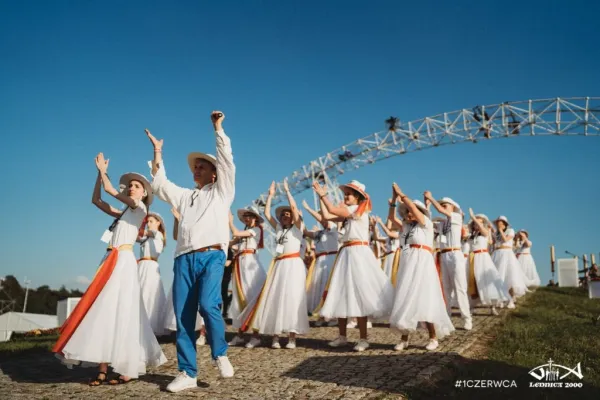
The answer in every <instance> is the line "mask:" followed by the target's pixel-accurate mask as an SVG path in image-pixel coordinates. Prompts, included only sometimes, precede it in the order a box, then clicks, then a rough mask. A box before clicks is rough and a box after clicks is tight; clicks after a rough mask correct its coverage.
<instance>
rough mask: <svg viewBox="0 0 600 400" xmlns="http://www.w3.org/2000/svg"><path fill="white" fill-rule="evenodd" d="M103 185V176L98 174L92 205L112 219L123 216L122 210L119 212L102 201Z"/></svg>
mask: <svg viewBox="0 0 600 400" xmlns="http://www.w3.org/2000/svg"><path fill="white" fill-rule="evenodd" d="M101 184H102V175H101V173H100V172H98V176H97V177H96V184H95V185H94V192H93V193H92V204H94V205H95V206H96V207H98V208H99V209H100V210H102V211H104V212H105V213H106V214H108V215H110V216H111V217H115V218H117V217H119V216H120V215H121V214H122V211H121V210H118V209H116V208H114V207H113V206H111V205H110V204H108V203H107V202H105V201H104V200H102V197H101V194H100V185H101Z"/></svg>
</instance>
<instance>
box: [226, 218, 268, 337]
mask: <svg viewBox="0 0 600 400" xmlns="http://www.w3.org/2000/svg"><path fill="white" fill-rule="evenodd" d="M246 232H249V233H250V234H251V235H252V236H251V237H246V238H243V239H242V241H241V243H240V245H239V253H238V255H237V256H236V259H235V260H234V265H233V266H232V267H233V274H232V277H231V284H232V296H231V306H230V307H229V316H230V318H231V319H232V326H233V327H234V328H235V329H239V328H240V327H241V323H240V321H239V318H238V317H239V315H240V313H241V312H242V311H243V310H244V308H245V307H246V305H247V304H248V303H252V302H253V301H255V300H256V298H257V297H258V295H259V294H260V290H261V289H262V287H263V285H264V284H265V280H266V279H267V273H266V272H265V269H264V268H263V266H262V264H261V263H260V260H259V259H258V253H257V251H258V244H259V242H260V235H261V230H260V228H258V227H256V228H252V229H248V230H246ZM236 263H239V264H236Z"/></svg>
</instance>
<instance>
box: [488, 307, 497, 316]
mask: <svg viewBox="0 0 600 400" xmlns="http://www.w3.org/2000/svg"><path fill="white" fill-rule="evenodd" d="M490 312H491V313H492V315H498V310H496V307H492V309H491V310H490Z"/></svg>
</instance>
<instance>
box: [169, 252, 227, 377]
mask: <svg viewBox="0 0 600 400" xmlns="http://www.w3.org/2000/svg"><path fill="white" fill-rule="evenodd" d="M225 259H226V257H225V253H224V252H223V251H221V250H209V251H206V252H202V253H200V252H198V253H188V254H182V255H180V256H179V257H177V258H176V259H175V265H174V267H173V274H174V278H173V306H174V308H175V319H176V320H177V363H178V365H179V371H185V372H186V374H188V376H190V377H195V376H196V375H197V374H198V368H197V365H196V333H195V328H196V313H197V312H198V309H200V315H201V316H202V318H204V324H205V325H206V339H207V341H208V344H209V345H210V350H211V353H212V358H213V359H215V360H216V359H217V357H219V356H224V355H225V354H226V353H227V341H226V340H225V321H223V316H222V315H221V303H222V299H221V280H222V279H223V269H224V267H225Z"/></svg>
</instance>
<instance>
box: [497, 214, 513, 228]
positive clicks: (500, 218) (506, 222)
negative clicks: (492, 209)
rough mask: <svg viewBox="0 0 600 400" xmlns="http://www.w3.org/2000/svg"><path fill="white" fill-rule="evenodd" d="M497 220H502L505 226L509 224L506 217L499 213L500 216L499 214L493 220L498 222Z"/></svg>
mask: <svg viewBox="0 0 600 400" xmlns="http://www.w3.org/2000/svg"><path fill="white" fill-rule="evenodd" d="M498 221H502V222H504V223H505V224H506V225H507V226H508V225H510V224H509V223H508V219H507V218H506V217H505V216H504V215H501V216H499V217H498V218H496V219H495V220H494V222H498Z"/></svg>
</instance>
